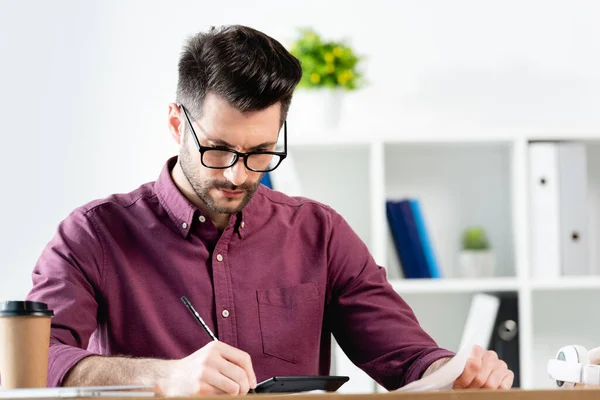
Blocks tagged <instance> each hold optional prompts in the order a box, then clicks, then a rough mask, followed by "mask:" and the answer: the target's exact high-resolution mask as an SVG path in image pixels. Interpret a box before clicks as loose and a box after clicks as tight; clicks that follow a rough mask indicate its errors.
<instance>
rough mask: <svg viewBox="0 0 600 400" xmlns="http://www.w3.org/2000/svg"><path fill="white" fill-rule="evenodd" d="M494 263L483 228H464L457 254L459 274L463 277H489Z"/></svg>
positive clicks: (492, 253)
mask: <svg viewBox="0 0 600 400" xmlns="http://www.w3.org/2000/svg"><path fill="white" fill-rule="evenodd" d="M495 264H496V257H495V254H494V252H493V251H492V250H491V248H490V242H489V240H488V237H487V235H486V233H485V230H484V229H483V228H482V227H480V226H471V227H468V228H466V229H465V230H464V232H463V234H462V250H461V252H460V255H459V266H460V272H461V275H462V276H463V277H465V278H480V277H490V276H493V275H494V270H495V267H496V265H495Z"/></svg>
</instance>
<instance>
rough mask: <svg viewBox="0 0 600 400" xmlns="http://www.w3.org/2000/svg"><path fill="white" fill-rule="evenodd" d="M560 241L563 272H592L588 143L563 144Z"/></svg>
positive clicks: (561, 151)
mask: <svg viewBox="0 0 600 400" xmlns="http://www.w3.org/2000/svg"><path fill="white" fill-rule="evenodd" d="M558 159H559V182H560V241H561V251H562V259H561V261H562V266H561V267H562V268H561V271H562V274H563V275H565V276H567V275H589V274H590V271H591V268H590V264H589V234H588V218H589V215H588V209H587V205H588V201H587V197H588V175H587V159H586V149H585V145H584V144H582V143H560V144H559V146H558Z"/></svg>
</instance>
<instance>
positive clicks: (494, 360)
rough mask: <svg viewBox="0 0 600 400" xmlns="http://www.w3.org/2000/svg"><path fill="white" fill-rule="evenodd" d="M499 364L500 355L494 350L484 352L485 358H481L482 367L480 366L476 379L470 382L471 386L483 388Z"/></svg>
mask: <svg viewBox="0 0 600 400" xmlns="http://www.w3.org/2000/svg"><path fill="white" fill-rule="evenodd" d="M497 365H498V355H497V354H496V352H494V351H486V352H485V353H484V354H483V358H482V360H481V367H480V368H479V372H478V373H477V376H475V379H473V381H472V382H471V383H470V384H469V386H467V387H469V388H477V389H479V388H482V387H485V384H486V382H487V381H488V379H489V378H490V376H491V375H492V373H493V372H494V371H495V369H496V367H497Z"/></svg>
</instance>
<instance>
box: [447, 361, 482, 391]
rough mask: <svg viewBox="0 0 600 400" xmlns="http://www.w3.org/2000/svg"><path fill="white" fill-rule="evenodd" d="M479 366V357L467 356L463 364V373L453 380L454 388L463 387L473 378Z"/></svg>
mask: <svg viewBox="0 0 600 400" xmlns="http://www.w3.org/2000/svg"><path fill="white" fill-rule="evenodd" d="M480 368H481V359H480V358H469V359H468V360H467V363H466V364H465V369H464V370H463V373H462V374H461V375H460V376H459V377H458V378H456V380H455V381H454V385H453V388H454V389H464V388H466V387H468V386H469V385H470V384H471V382H473V380H474V379H475V377H476V376H477V374H478V373H479V370H480Z"/></svg>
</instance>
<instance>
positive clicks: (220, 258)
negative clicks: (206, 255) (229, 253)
mask: <svg viewBox="0 0 600 400" xmlns="http://www.w3.org/2000/svg"><path fill="white" fill-rule="evenodd" d="M217 261H219V262H221V261H223V256H222V255H220V254H217Z"/></svg>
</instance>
